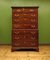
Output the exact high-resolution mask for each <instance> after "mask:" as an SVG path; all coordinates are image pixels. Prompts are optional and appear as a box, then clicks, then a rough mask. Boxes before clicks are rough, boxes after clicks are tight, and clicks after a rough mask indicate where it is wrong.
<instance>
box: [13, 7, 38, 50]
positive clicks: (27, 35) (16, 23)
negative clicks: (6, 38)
mask: <svg viewBox="0 0 50 60" xmlns="http://www.w3.org/2000/svg"><path fill="white" fill-rule="evenodd" d="M38 45H39V43H38V7H12V51H15V50H19V49H33V50H34V49H35V50H36V51H38V50H39V47H38Z"/></svg>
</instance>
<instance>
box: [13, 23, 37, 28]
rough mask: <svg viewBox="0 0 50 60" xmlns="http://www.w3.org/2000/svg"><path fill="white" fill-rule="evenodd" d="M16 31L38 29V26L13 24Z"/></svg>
mask: <svg viewBox="0 0 50 60" xmlns="http://www.w3.org/2000/svg"><path fill="white" fill-rule="evenodd" d="M12 26H13V28H14V29H38V25H37V24H24V23H23V24H13V25H12Z"/></svg>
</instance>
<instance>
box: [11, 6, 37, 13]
mask: <svg viewBox="0 0 50 60" xmlns="http://www.w3.org/2000/svg"><path fill="white" fill-rule="evenodd" d="M37 10H38V9H36V8H26V7H25V8H19V7H18V8H14V9H13V10H12V12H13V13H21V12H24V13H26V12H35V13H37Z"/></svg>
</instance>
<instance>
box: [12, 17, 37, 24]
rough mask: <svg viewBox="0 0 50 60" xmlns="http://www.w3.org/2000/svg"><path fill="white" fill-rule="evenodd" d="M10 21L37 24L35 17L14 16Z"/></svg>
mask: <svg viewBox="0 0 50 60" xmlns="http://www.w3.org/2000/svg"><path fill="white" fill-rule="evenodd" d="M12 23H13V24H18V23H20V24H21V23H22V24H23V23H24V24H33V25H34V24H37V23H38V20H37V18H24V17H23V18H17V19H16V18H15V19H13V21H12Z"/></svg>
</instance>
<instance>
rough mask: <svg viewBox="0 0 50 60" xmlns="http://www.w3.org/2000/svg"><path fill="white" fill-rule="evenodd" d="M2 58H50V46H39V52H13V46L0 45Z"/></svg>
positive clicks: (35, 59)
mask: <svg viewBox="0 0 50 60" xmlns="http://www.w3.org/2000/svg"><path fill="white" fill-rule="evenodd" d="M0 60H50V46H39V52H36V51H14V52H11V46H8V45H0Z"/></svg>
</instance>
